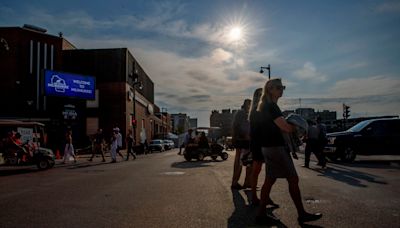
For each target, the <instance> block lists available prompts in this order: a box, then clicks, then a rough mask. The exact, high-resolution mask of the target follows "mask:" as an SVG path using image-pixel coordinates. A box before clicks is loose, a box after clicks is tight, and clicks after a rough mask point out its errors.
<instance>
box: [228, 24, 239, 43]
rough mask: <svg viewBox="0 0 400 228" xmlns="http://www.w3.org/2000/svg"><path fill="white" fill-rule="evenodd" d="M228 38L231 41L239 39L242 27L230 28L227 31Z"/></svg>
mask: <svg viewBox="0 0 400 228" xmlns="http://www.w3.org/2000/svg"><path fill="white" fill-rule="evenodd" d="M229 38H230V39H231V40H232V41H238V40H240V39H241V38H242V28H240V27H237V26H235V27H233V28H231V31H230V32H229Z"/></svg>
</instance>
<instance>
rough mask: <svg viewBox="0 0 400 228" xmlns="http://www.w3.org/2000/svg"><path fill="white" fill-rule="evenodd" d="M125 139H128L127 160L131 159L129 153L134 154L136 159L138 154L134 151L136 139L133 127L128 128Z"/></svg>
mask: <svg viewBox="0 0 400 228" xmlns="http://www.w3.org/2000/svg"><path fill="white" fill-rule="evenodd" d="M125 141H126V147H127V149H126V150H127V151H126V160H127V161H128V160H129V154H131V155H132V158H133V159H136V154H135V153H134V151H133V146H134V145H135V139H134V138H133V135H132V130H131V129H129V130H128V134H127V135H126V139H125Z"/></svg>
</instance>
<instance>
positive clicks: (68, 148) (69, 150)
mask: <svg viewBox="0 0 400 228" xmlns="http://www.w3.org/2000/svg"><path fill="white" fill-rule="evenodd" d="M70 156H72V157H73V158H74V162H75V163H76V156H75V150H74V145H73V144H72V130H68V131H67V133H66V134H65V148H64V161H63V164H65V163H66V162H67V161H69V158H70Z"/></svg>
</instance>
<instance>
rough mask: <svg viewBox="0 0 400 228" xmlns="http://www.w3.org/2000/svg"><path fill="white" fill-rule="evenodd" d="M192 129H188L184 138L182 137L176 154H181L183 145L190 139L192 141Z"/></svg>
mask: <svg viewBox="0 0 400 228" xmlns="http://www.w3.org/2000/svg"><path fill="white" fill-rule="evenodd" d="M192 132H193V130H192V129H190V128H189V129H188V131H187V133H186V134H185V138H184V139H183V143H182V145H181V146H180V147H179V153H178V155H181V154H182V148H184V149H185V147H186V146H187V145H188V144H189V143H190V141H192Z"/></svg>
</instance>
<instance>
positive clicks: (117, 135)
mask: <svg viewBox="0 0 400 228" xmlns="http://www.w3.org/2000/svg"><path fill="white" fill-rule="evenodd" d="M114 132H115V135H116V137H117V154H118V155H119V156H121V158H124V156H123V155H122V153H121V149H122V135H121V133H120V132H119V127H115V128H114Z"/></svg>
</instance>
